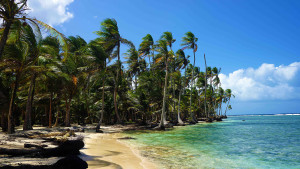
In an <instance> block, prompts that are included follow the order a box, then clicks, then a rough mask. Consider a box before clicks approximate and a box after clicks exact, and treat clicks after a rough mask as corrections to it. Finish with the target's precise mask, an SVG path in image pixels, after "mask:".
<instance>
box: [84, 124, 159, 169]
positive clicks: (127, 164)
mask: <svg viewBox="0 0 300 169" xmlns="http://www.w3.org/2000/svg"><path fill="white" fill-rule="evenodd" d="M125 129H126V128H124V127H116V126H110V127H107V126H106V127H103V128H102V130H103V131H104V133H85V134H84V137H85V138H84V143H85V148H83V149H81V155H80V158H82V159H83V160H85V161H86V162H87V163H88V166H89V167H88V168H89V169H97V168H101V169H102V168H103V169H116V168H137V169H140V168H141V169H155V168H158V167H157V164H155V163H154V162H152V161H150V159H147V158H146V157H143V156H141V155H140V153H139V150H137V149H136V148H135V147H133V146H132V145H130V144H127V143H126V142H125V141H124V140H121V139H120V138H122V131H124V130H125Z"/></svg>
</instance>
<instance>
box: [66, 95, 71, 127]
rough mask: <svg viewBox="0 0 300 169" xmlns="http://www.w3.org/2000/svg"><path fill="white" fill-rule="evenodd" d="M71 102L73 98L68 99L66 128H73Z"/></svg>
mask: <svg viewBox="0 0 300 169" xmlns="http://www.w3.org/2000/svg"><path fill="white" fill-rule="evenodd" d="M71 100H72V97H70V98H66V118H65V126H66V127H70V126H71V121H70V107H71Z"/></svg>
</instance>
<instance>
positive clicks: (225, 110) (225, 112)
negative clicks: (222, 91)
mask: <svg viewBox="0 0 300 169" xmlns="http://www.w3.org/2000/svg"><path fill="white" fill-rule="evenodd" d="M229 102H230V98H229V100H228V103H227V106H226V109H225V112H224V115H225V116H226V111H227V109H228V106H229Z"/></svg>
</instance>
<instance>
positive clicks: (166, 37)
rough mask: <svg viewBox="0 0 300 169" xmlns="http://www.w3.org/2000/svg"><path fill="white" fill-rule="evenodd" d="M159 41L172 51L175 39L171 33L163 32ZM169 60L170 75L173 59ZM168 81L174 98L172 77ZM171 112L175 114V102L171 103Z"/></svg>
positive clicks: (172, 69) (172, 70) (172, 68)
mask: <svg viewBox="0 0 300 169" xmlns="http://www.w3.org/2000/svg"><path fill="white" fill-rule="evenodd" d="M160 39H162V40H164V41H166V43H167V46H169V48H170V52H173V50H172V46H173V43H174V42H175V41H176V39H174V38H173V34H172V32H164V33H163V34H162V36H161V37H160ZM170 59H171V64H170V67H171V72H170V73H173V72H174V68H175V66H174V58H170ZM170 81H171V88H172V91H173V94H172V96H173V98H174V97H175V96H174V95H175V90H174V82H173V77H172V76H170ZM172 112H173V113H174V112H175V101H173V106H172Z"/></svg>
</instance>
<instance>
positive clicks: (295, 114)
mask: <svg viewBox="0 0 300 169" xmlns="http://www.w3.org/2000/svg"><path fill="white" fill-rule="evenodd" d="M234 116H300V114H299V113H290V114H242V115H229V116H228V117H234Z"/></svg>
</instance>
